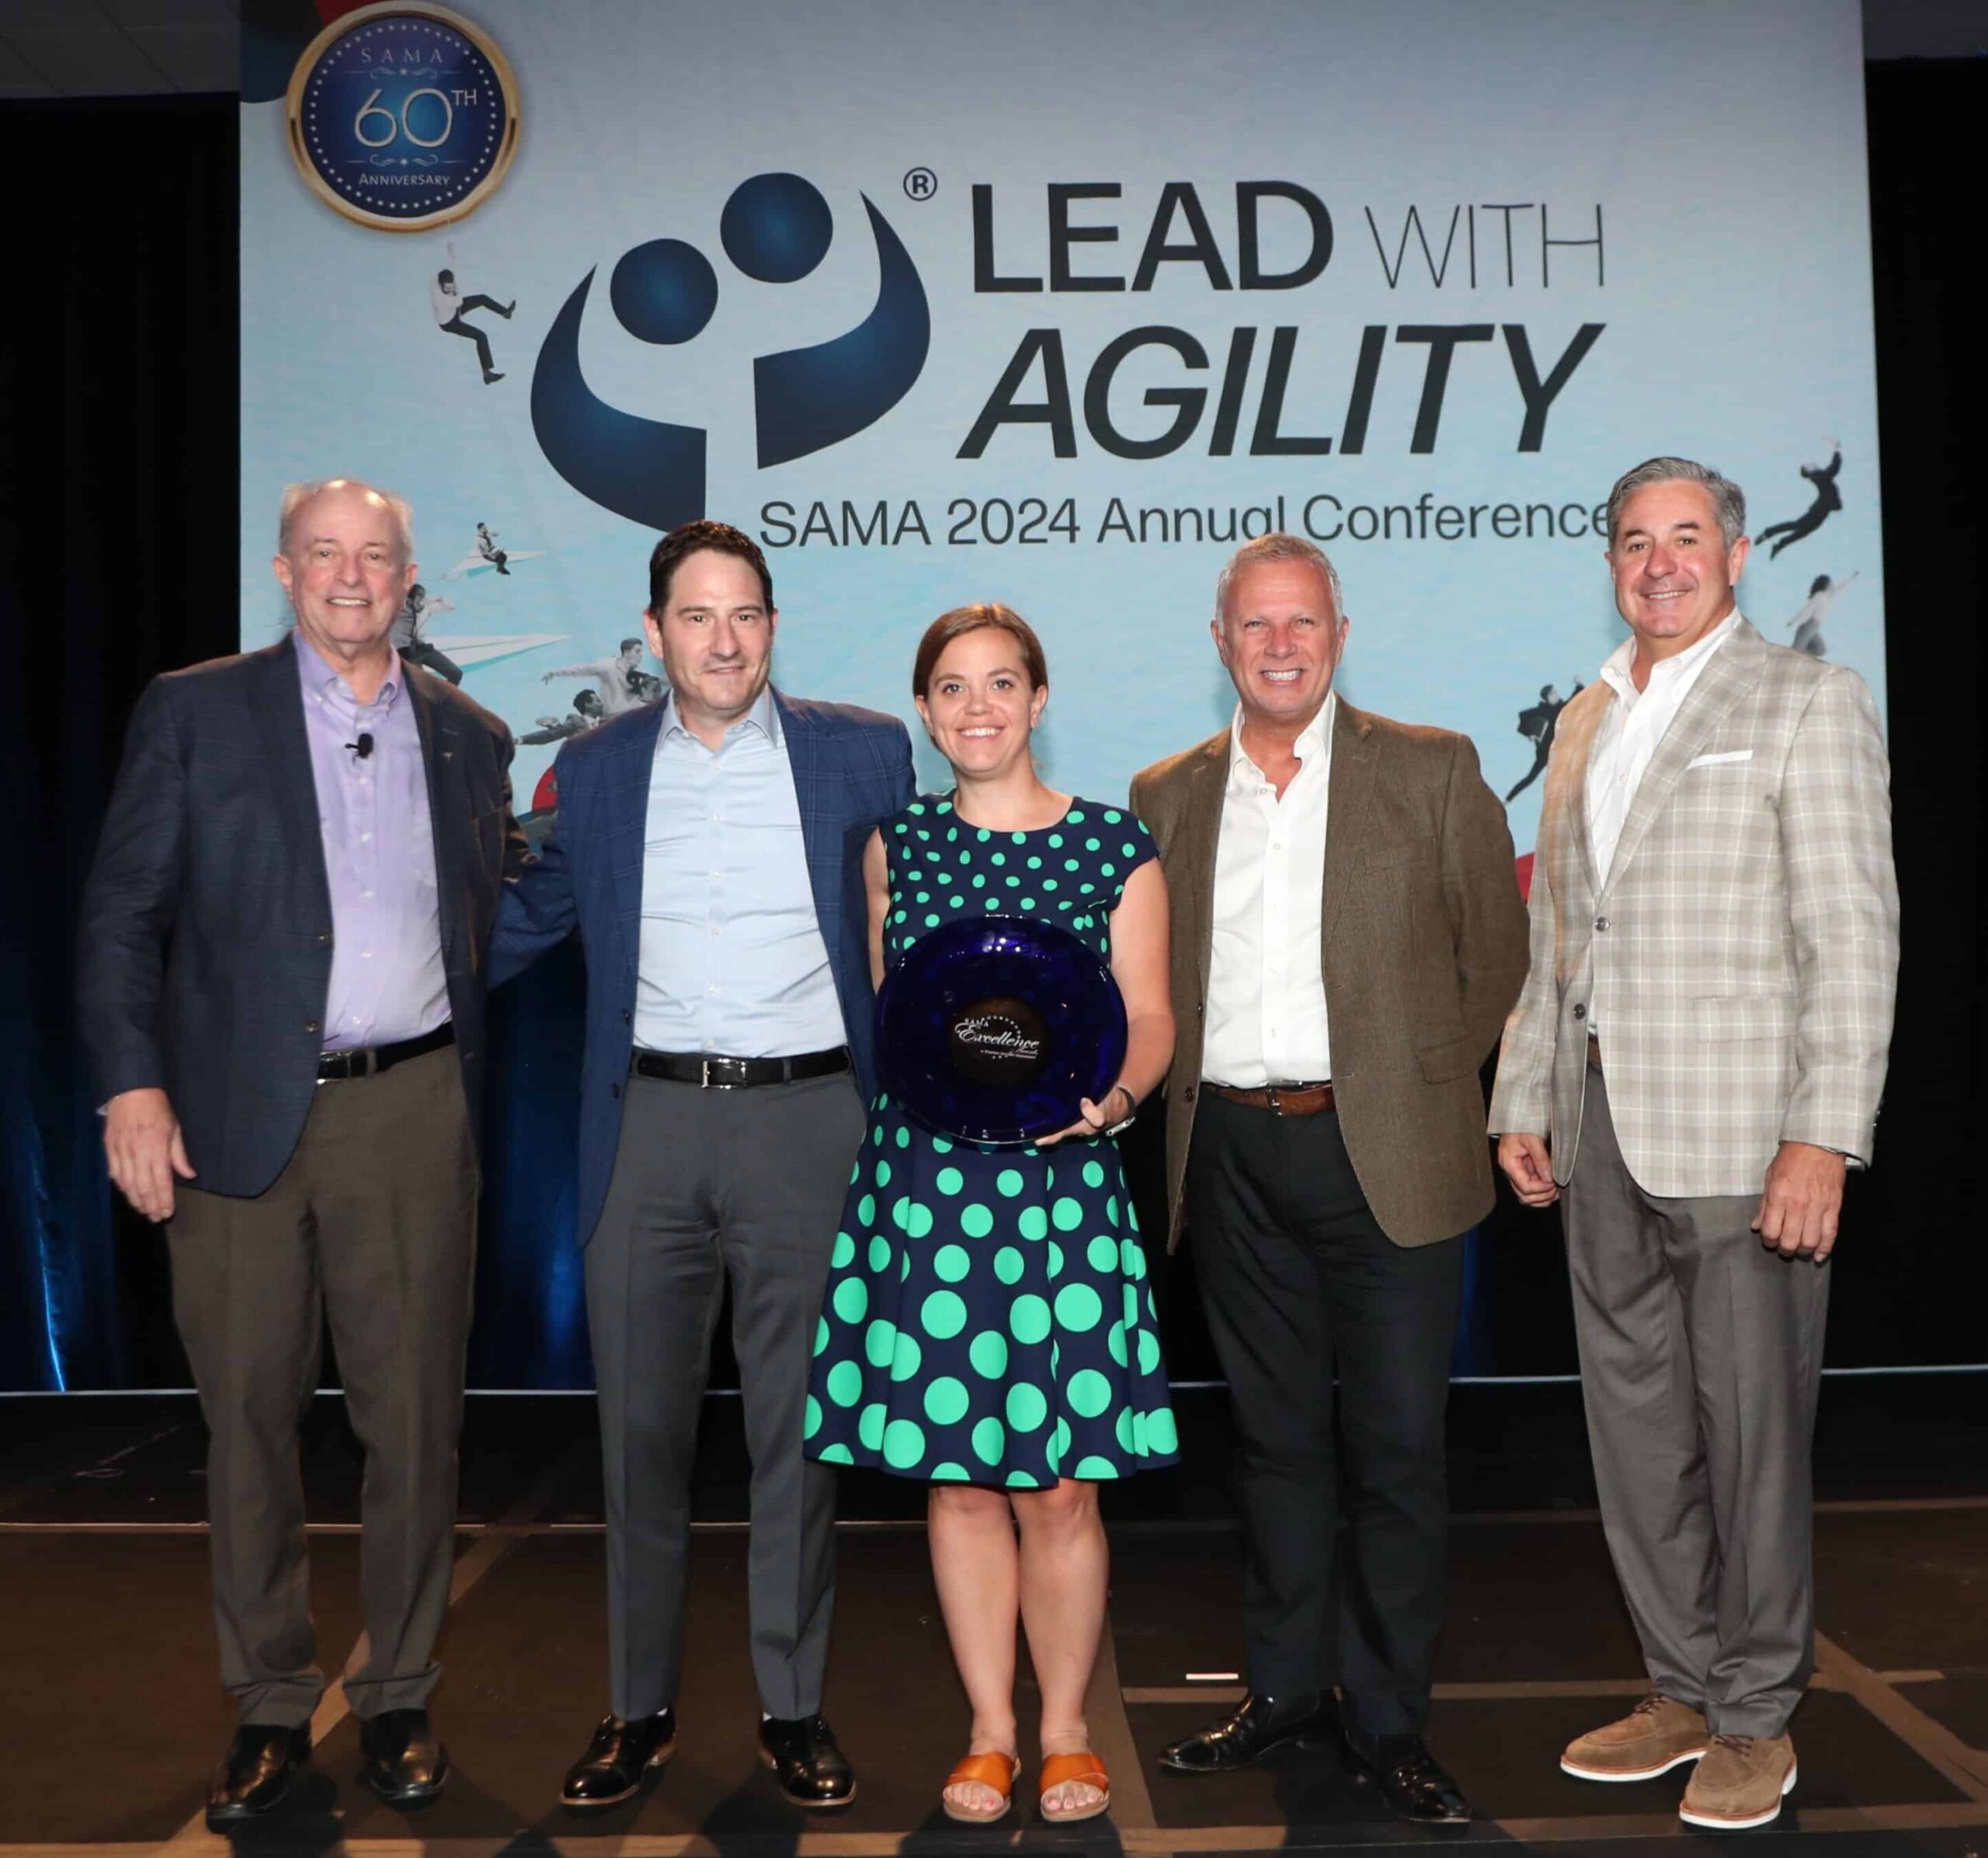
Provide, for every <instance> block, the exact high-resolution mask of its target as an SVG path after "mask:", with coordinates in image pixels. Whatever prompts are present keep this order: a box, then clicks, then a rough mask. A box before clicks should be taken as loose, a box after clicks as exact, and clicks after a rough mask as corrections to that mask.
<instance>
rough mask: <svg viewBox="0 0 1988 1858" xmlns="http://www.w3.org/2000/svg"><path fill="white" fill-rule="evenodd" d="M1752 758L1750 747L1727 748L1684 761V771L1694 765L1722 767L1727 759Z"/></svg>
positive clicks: (1741, 759) (1689, 769)
mask: <svg viewBox="0 0 1988 1858" xmlns="http://www.w3.org/2000/svg"><path fill="white" fill-rule="evenodd" d="M1750 760H1753V750H1751V749H1750V748H1729V749H1727V750H1724V751H1723V752H1722V753H1719V754H1716V755H1700V756H1699V757H1698V758H1697V759H1696V760H1692V761H1687V762H1686V763H1685V764H1684V771H1685V772H1686V773H1687V774H1689V773H1690V772H1691V770H1692V769H1693V768H1694V767H1724V766H1725V765H1726V763H1727V762H1729V761H1750Z"/></svg>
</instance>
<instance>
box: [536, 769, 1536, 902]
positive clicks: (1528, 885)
mask: <svg viewBox="0 0 1988 1858" xmlns="http://www.w3.org/2000/svg"><path fill="white" fill-rule="evenodd" d="M546 773H547V774H548V775H550V774H551V769H550V768H547V770H546ZM1514 864H1515V865H1516V866H1517V871H1518V874H1519V895H1520V896H1521V897H1523V898H1524V899H1525V900H1526V902H1527V903H1531V901H1532V854H1531V852H1529V851H1528V852H1527V853H1526V854H1524V857H1522V858H1517V859H1516V860H1514Z"/></svg>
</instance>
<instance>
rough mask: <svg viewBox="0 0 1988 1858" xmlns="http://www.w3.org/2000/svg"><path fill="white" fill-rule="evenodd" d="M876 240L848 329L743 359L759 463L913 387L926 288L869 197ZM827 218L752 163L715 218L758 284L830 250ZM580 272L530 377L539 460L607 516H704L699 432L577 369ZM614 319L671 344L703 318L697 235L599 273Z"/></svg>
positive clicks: (819, 438) (654, 522) (708, 310)
mask: <svg viewBox="0 0 1988 1858" xmlns="http://www.w3.org/2000/svg"><path fill="white" fill-rule="evenodd" d="M863 205H864V211H865V212H866V213H867V215H868V220H869V225H870V231H871V238H873V240H874V242H875V244H876V248H877V268H878V288H877V301H876V304H875V305H874V308H872V309H871V311H870V314H869V315H867V316H866V317H865V318H864V319H863V321H862V322H860V323H858V324H857V325H856V326H855V327H854V328H853V329H850V330H848V331H846V332H844V333H843V334H842V335H840V336H836V337H835V338H833V339H832V340H830V341H827V342H824V343H817V344H815V346H812V347H809V348H798V349H789V350H784V351H782V352H780V353H776V354H771V355H762V356H760V357H757V358H756V360H754V362H753V364H752V384H753V405H754V424H755V427H756V438H757V441H758V453H759V466H760V468H762V469H764V468H766V467H767V466H769V465H772V464H787V463H788V462H790V461H792V460H793V459H795V458H805V457H807V456H808V454H810V453H812V452H817V451H823V450H825V449H826V448H827V447H829V446H831V445H836V444H840V443H841V442H842V441H843V440H845V439H848V438H851V437H854V435H855V434H857V433H860V432H861V431H862V430H864V428H865V427H867V426H873V425H874V424H875V423H876V422H877V421H878V419H881V418H882V417H883V416H884V415H885V413H887V412H889V411H890V410H891V408H892V407H894V406H895V405H897V403H898V402H899V401H900V400H902V398H904V396H905V395H906V394H907V393H909V391H911V388H912V383H913V382H915V381H916V380H917V378H918V377H919V373H920V371H922V370H923V367H924V366H925V357H926V353H927V352H928V351H929V350H930V346H931V338H932V318H931V311H930V306H929V305H928V304H927V303H926V297H925V287H924V285H923V283H922V282H921V281H920V280H919V275H918V271H917V267H916V266H914V265H913V264H912V261H911V255H910V254H909V252H907V251H906V250H905V247H904V245H903V242H902V240H900V239H899V238H898V235H897V234H896V233H895V231H893V230H892V229H891V226H890V224H889V223H888V221H886V220H885V217H884V216H883V215H882V214H881V213H879V212H878V211H877V209H876V207H875V206H874V204H873V203H872V202H871V200H870V199H869V197H868V196H867V195H865V196H864V197H863ZM834 231H835V221H834V216H833V214H832V213H831V212H830V211H829V203H828V202H827V200H825V199H824V198H823V197H822V193H821V190H819V189H818V188H817V187H815V186H814V185H813V183H811V182H809V181H807V180H805V179H802V178H801V176H799V175H798V174H777V173H776V174H759V175H755V176H753V177H752V179H750V180H748V181H745V182H742V183H740V185H739V186H738V187H737V188H735V190H733V192H732V196H731V197H730V198H729V199H728V200H727V201H726V202H725V210H724V211H723V213H722V214H721V216H720V217H719V221H718V236H719V239H720V241H721V243H722V244H723V245H724V247H725V256H726V258H727V259H728V260H729V261H730V263H731V264H732V266H733V268H734V269H735V270H737V271H739V273H741V274H742V275H743V276H745V277H749V278H750V279H752V280H753V281H754V282H755V283H759V284H794V283H798V282H799V281H800V280H801V279H802V278H805V277H808V275H809V274H810V273H812V272H813V271H814V270H815V268H816V267H817V266H818V265H819V264H820V263H821V262H822V259H823V258H824V257H825V256H826V255H827V253H828V250H829V245H830V242H832V238H833V236H834ZM594 277H595V273H593V272H592V271H589V273H587V275H586V277H583V278H582V280H580V282H579V285H578V286H577V287H575V290H574V291H573V292H572V295H571V296H569V297H568V298H567V300H566V302H565V305H564V306H563V307H562V308H561V310H560V311H559V314H558V316H556V317H555V318H554V319H553V324H552V327H551V329H550V330H549V331H548V332H547V335H546V338H545V342H544V346H542V347H541V348H540V350H539V355H538V364H537V367H536V369H535V370H534V371H533V376H532V388H531V417H532V428H533V432H534V433H536V435H537V439H538V443H539V447H540V450H541V451H543V452H544V454H545V457H546V460H547V462H548V463H549V464H551V466H552V468H554V470H555V471H558V473H559V475H561V477H562V478H565V480H566V482H568V483H569V484H571V485H572V486H573V488H574V489H575V490H577V491H579V492H580V494H581V495H582V496H585V497H586V498H588V499H590V500H591V501H593V502H594V503H599V504H600V505H601V506H603V508H604V509H608V510H613V512H614V513H616V514H617V516H624V517H627V518H628V519H629V520H631V522H637V523H640V524H643V525H645V527H649V528H653V529H673V528H675V527H676V526H677V525H678V524H681V523H686V522H689V521H691V520H694V519H695V518H697V517H700V516H702V515H703V514H704V494H705V434H704V429H703V428H702V427H701V426H679V425H674V424H672V423H669V422H668V421H666V420H660V419H645V418H643V417H641V416H638V415H637V414H634V413H629V412H624V411H623V410H622V409H620V408H619V407H615V406H610V405H608V404H607V403H606V402H605V401H603V399H601V398H600V396H599V395H596V393H595V392H594V391H593V389H592V388H590V387H589V386H588V384H587V382H586V377H585V375H584V374H582V371H581V368H580V356H579V339H580V325H581V323H582V320H583V318H584V317H585V315H586V305H587V301H588V298H589V294H591V291H592V289H593V281H594ZM608 300H609V302H610V305H611V307H612V308H613V311H614V315H615V318H616V320H617V322H620V325H621V326H622V327H623V328H624V329H626V330H627V332H628V333H629V334H630V335H631V336H634V337H636V338H637V339H638V340H640V341H643V342H648V343H656V344H658V345H659V346H678V345H680V344H682V343H686V342H689V341H690V340H692V339H693V338H695V337H696V336H698V335H699V334H700V333H701V332H703V331H704V329H705V328H706V327H707V325H708V324H709V323H710V322H711V318H712V316H713V315H714V313H715V312H716V311H717V308H718V274H717V273H716V272H715V271H714V270H713V268H712V266H711V263H710V261H709V260H708V259H707V258H706V257H705V256H704V254H703V253H702V252H700V251H698V250H697V248H696V247H695V246H694V245H686V244H685V243H684V242H683V241H682V240H680V239H673V238H659V239H654V240H651V241H649V242H648V243H646V244H644V245H637V246H636V247H634V249H633V250H631V251H629V252H625V253H624V255H623V256H622V257H621V258H620V260H619V261H618V262H617V264H616V265H615V267H614V271H613V276H612V277H611V278H610V280H609V284H608Z"/></svg>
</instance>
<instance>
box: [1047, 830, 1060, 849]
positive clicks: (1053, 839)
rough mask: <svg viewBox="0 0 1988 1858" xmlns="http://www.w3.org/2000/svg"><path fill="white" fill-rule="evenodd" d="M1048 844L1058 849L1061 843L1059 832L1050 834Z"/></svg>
mask: <svg viewBox="0 0 1988 1858" xmlns="http://www.w3.org/2000/svg"><path fill="white" fill-rule="evenodd" d="M1049 843H1050V844H1052V845H1055V846H1057V847H1061V846H1062V843H1063V835H1062V833H1060V832H1052V833H1051V834H1050V835H1049Z"/></svg>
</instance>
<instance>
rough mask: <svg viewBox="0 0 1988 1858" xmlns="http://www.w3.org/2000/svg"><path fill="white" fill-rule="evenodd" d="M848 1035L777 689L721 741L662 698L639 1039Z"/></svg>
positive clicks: (659, 1045) (639, 983) (731, 1047)
mask: <svg viewBox="0 0 1988 1858" xmlns="http://www.w3.org/2000/svg"><path fill="white" fill-rule="evenodd" d="M848 1037H849V1035H848V1032H847V1031H846V1028H844V1026H843V1017H842V1007H841V1004H840V1001H839V997H838V996H837V995H836V983H835V976H834V973H833V972H832V970H831V969H830V967H829V950H828V945H827V943H826V942H825V941H823V940H822V930H821V925H820V924H819V923H818V921H817V920H816V918H815V893H814V890H813V888H812V886H811V885H810V884H809V882H808V854H807V849H806V847H805V844H804V843H803V841H802V839H801V805H800V802H799V801H798V799H797V798H796V797H795V794H794V769H793V767H792V764H791V762H790V761H789V760H788V758H787V744H786V742H785V739H784V736H783V734H782V732H781V729H780V712H779V709H778V708H777V706H776V705H775V704H774V702H773V691H772V690H771V688H770V687H769V688H767V689H766V690H763V691H761V692H760V693H759V701H758V702H757V703H756V704H755V705H753V706H752V709H751V711H750V712H749V713H748V714H747V715H745V716H744V717H742V718H740V720H739V721H738V722H735V723H734V724H733V725H732V727H731V728H730V729H727V730H726V731H725V739H724V742H723V743H722V744H721V746H719V747H718V750H716V751H715V752H714V751H713V750H710V749H708V748H707V747H706V746H704V743H701V742H700V741H699V740H698V739H697V737H696V736H693V734H691V732H690V731H689V730H688V729H686V728H685V727H684V726H683V723H682V722H680V721H679V718H678V717H677V714H676V698H674V697H671V698H668V699H667V700H666V708H665V709H664V712H663V717H662V729H661V731H660V732H659V735H658V736H657V738H656V745H655V762H654V764H652V767H651V769H650V773H649V804H648V825H647V828H646V830H645V835H644V843H643V848H642V927H641V958H640V960H639V962H638V966H637V969H636V977H635V1042H636V1044H637V1045H638V1046H642V1047H644V1048H645V1049H647V1050H649V1051H652V1052H704V1053H712V1054H714V1055H717V1056H722V1057H727V1058H786V1057H792V1056H794V1055H796V1054H797V1053H802V1052H822V1051H827V1050H829V1049H831V1048H832V1047H834V1046H839V1045H843V1044H846V1043H847V1042H848Z"/></svg>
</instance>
